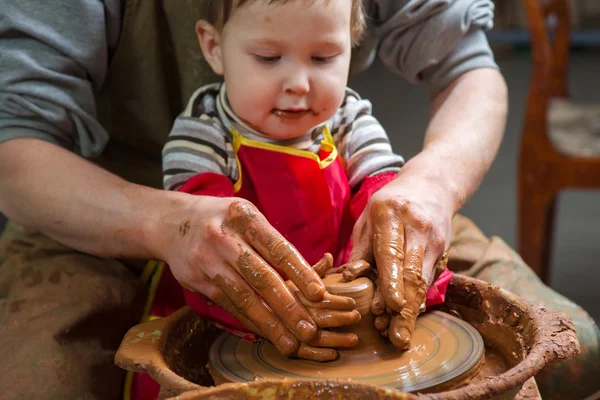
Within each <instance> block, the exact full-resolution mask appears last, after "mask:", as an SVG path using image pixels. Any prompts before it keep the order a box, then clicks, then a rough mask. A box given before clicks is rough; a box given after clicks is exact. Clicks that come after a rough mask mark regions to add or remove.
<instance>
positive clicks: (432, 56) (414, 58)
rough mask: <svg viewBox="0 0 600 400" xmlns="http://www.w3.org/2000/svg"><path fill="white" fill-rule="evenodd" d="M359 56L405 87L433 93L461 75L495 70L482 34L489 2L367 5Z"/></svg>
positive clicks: (387, 0)
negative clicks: (393, 75)
mask: <svg viewBox="0 0 600 400" xmlns="http://www.w3.org/2000/svg"><path fill="white" fill-rule="evenodd" d="M365 4H366V11H367V15H368V23H369V28H368V30H367V34H366V37H365V43H364V44H365V49H362V50H361V53H363V54H362V57H366V58H367V59H368V58H371V59H372V57H373V56H374V55H375V52H377V54H378V56H379V58H380V59H381V60H382V61H383V63H384V64H385V65H386V66H387V67H388V68H389V69H391V70H392V71H394V72H397V73H399V74H400V75H402V76H404V77H405V78H406V79H407V80H408V81H409V82H412V83H420V82H424V83H426V84H427V85H428V88H429V91H430V92H431V93H432V94H436V93H438V92H439V91H441V90H442V89H443V88H445V87H446V86H448V85H449V84H450V83H452V81H454V80H455V79H456V78H457V77H459V76H460V75H461V74H463V73H464V72H467V71H468V70H471V69H475V68H482V67H488V68H497V65H496V63H495V61H494V56H493V53H492V51H491V49H490V47H489V44H488V42H487V39H486V36H485V34H484V30H488V29H491V28H492V26H493V18H494V4H493V2H492V1H491V0H368V1H366V3H365Z"/></svg>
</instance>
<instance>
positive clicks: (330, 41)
mask: <svg viewBox="0 0 600 400" xmlns="http://www.w3.org/2000/svg"><path fill="white" fill-rule="evenodd" d="M351 6H352V0H329V1H325V0H315V1H292V2H289V3H287V4H277V5H269V4H268V2H266V1H262V0H261V1H253V2H250V3H249V4H247V5H244V6H242V7H240V8H239V9H237V10H235V11H234V13H233V15H232V16H231V18H230V19H229V21H228V22H227V23H226V25H225V27H224V29H223V31H222V33H221V35H220V38H219V41H220V44H219V45H218V47H220V51H219V52H218V57H219V58H220V61H221V65H220V66H219V65H217V66H215V65H214V64H213V68H215V70H216V72H218V73H222V74H223V75H224V77H225V82H226V83H227V95H228V99H229V102H230V104H231V106H232V108H233V110H234V111H235V113H236V114H237V115H238V116H239V117H240V118H242V119H243V120H244V121H246V122H247V123H249V124H250V125H251V126H253V127H254V128H255V129H257V130H258V131H260V132H262V133H263V134H266V135H268V136H270V137H273V138H279V139H285V138H292V137H295V136H299V135H301V134H302V133H305V132H306V131H308V130H310V129H311V128H313V127H314V126H316V125H318V124H320V123H322V122H324V121H326V120H327V119H329V118H330V117H331V116H332V115H333V114H334V113H335V111H336V110H337V109H338V108H339V107H340V105H341V103H342V100H343V97H344V89H345V87H346V84H347V81H348V70H349V65H350V53H351V47H352V46H351V37H350V35H351V34H350V18H351ZM216 54H217V53H216ZM211 64H212V63H211ZM219 68H221V71H219Z"/></svg>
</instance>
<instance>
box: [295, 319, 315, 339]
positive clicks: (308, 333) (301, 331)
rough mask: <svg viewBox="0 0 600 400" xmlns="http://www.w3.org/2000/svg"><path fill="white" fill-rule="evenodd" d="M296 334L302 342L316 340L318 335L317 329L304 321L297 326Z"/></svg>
mask: <svg viewBox="0 0 600 400" xmlns="http://www.w3.org/2000/svg"><path fill="white" fill-rule="evenodd" d="M296 332H297V333H298V335H299V336H300V338H301V339H302V340H304V341H308V340H311V339H313V338H314V336H315V334H316V333H317V327H316V326H314V325H313V324H311V323H310V322H308V321H306V320H304V319H302V320H300V321H298V323H297V324H296Z"/></svg>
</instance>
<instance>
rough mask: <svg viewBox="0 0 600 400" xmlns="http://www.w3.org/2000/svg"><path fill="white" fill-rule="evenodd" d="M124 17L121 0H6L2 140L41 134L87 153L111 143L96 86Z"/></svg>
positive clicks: (0, 81) (0, 34)
mask: <svg viewBox="0 0 600 400" xmlns="http://www.w3.org/2000/svg"><path fill="white" fill-rule="evenodd" d="M120 20H121V1H120V0H104V1H88V0H52V1H39V0H0V142H3V141H6V140H9V139H12V138H38V139H42V140H46V141H48V142H51V143H54V144H57V145H60V146H62V147H65V148H67V149H69V150H72V151H75V152H77V153H79V154H81V155H83V156H84V157H93V156H95V155H98V154H99V153H100V152H101V151H102V150H103V149H104V146H105V145H106V143H107V141H108V134H107V132H106V131H105V130H104V129H103V128H102V126H100V124H99V123H98V122H97V120H96V111H95V104H94V94H93V93H94V90H96V89H98V88H99V87H100V86H101V84H102V81H103V79H104V78H105V75H106V70H107V65H108V58H109V55H110V53H111V51H112V50H114V47H115V46H116V42H117V39H118V35H119V29H120Z"/></svg>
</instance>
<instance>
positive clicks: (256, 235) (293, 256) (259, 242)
mask: <svg viewBox="0 0 600 400" xmlns="http://www.w3.org/2000/svg"><path fill="white" fill-rule="evenodd" d="M229 212H230V219H229V220H228V221H227V222H226V225H227V226H228V227H229V228H231V229H232V230H233V231H234V232H238V233H239V234H240V235H241V236H242V237H243V238H244V239H245V240H246V242H247V243H249V244H250V245H251V246H252V247H253V248H254V249H255V250H256V251H257V252H258V254H259V255H260V256H261V257H262V258H263V259H265V260H266V261H267V262H268V263H269V264H271V265H272V266H274V267H275V268H277V269H278V270H279V271H280V272H282V273H284V274H285V275H286V276H287V277H288V278H289V279H290V280H291V281H292V282H294V284H295V285H296V286H297V287H298V289H299V290H300V291H301V292H302V293H303V294H304V295H305V296H306V298H307V299H309V300H311V301H319V300H321V299H322V298H323V295H324V294H325V285H324V284H323V282H322V281H321V278H320V277H319V275H318V274H317V273H316V272H315V271H314V270H313V269H312V267H311V266H310V265H308V263H307V262H306V260H305V259H304V258H303V257H302V256H301V255H300V253H299V252H298V250H296V248H295V247H294V246H293V245H292V244H291V243H290V242H288V241H287V240H285V238H284V237H283V236H282V235H281V234H280V233H279V232H277V230H276V229H275V228H273V227H272V226H271V225H270V224H269V222H268V221H267V219H266V218H265V217H264V216H263V215H262V214H261V213H260V212H259V211H258V210H257V208H256V207H255V206H254V205H252V204H251V203H249V202H244V201H239V202H238V201H236V202H233V203H231V206H230V207H229ZM269 304H271V303H269ZM315 334H316V331H315Z"/></svg>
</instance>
